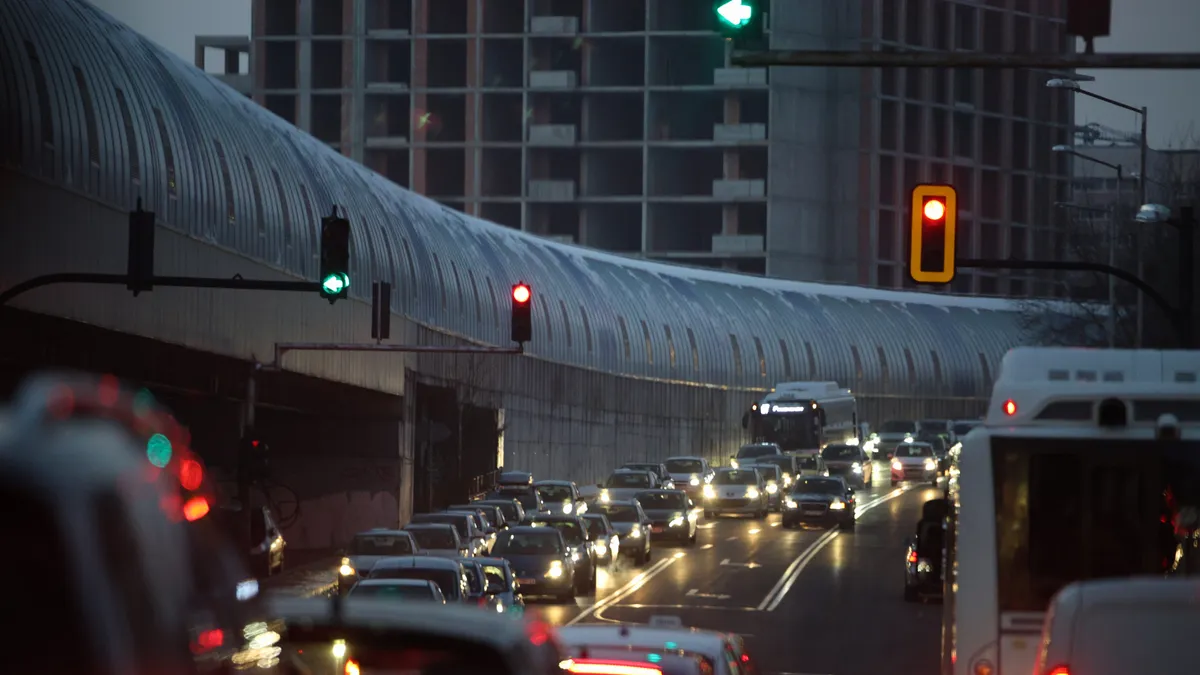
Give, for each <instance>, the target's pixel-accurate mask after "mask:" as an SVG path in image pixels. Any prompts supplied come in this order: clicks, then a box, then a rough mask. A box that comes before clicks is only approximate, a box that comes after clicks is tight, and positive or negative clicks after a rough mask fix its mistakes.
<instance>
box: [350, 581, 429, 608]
mask: <svg viewBox="0 0 1200 675" xmlns="http://www.w3.org/2000/svg"><path fill="white" fill-rule="evenodd" d="M350 597H352V598H356V599H357V598H380V599H386V600H398V601H400V602H434V603H437V604H439V605H444V604H446V596H445V595H443V594H442V587H441V586H438V585H437V583H435V582H433V581H427V580H425V579H363V580H362V581H360V582H359V583H357V584H355V585H354V588H353V590H351V591H350Z"/></svg>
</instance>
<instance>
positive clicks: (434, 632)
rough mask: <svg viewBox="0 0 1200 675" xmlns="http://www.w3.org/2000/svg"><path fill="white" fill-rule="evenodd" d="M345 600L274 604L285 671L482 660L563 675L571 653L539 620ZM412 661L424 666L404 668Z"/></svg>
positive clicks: (534, 674) (505, 669) (467, 665)
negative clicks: (560, 665)
mask: <svg viewBox="0 0 1200 675" xmlns="http://www.w3.org/2000/svg"><path fill="white" fill-rule="evenodd" d="M339 602H340V603H341V604H340V605H339V604H334V603H333V602H332V601H329V600H325V599H316V598H312V599H309V598H276V599H274V600H273V601H272V602H271V604H270V606H269V609H270V611H271V614H272V615H273V616H277V617H279V619H278V620H277V621H276V622H274V623H273V624H272V625H270V626H265V625H264V626H263V629H264V631H265V630H268V629H269V630H270V631H273V632H274V633H275V636H272V637H273V638H274V639H275V642H274V646H275V647H277V649H276V650H275V651H276V653H277V655H276V658H277V659H278V660H279V662H280V663H281V665H286V666H287V668H288V670H287V671H286V672H298V673H331V672H336V673H388V672H445V673H471V672H477V671H478V670H479V664H481V663H483V664H487V672H488V673H489V675H561V673H562V669H561V668H560V667H559V664H560V663H561V662H562V661H563V660H564V659H565V658H566V655H565V653H564V652H563V651H562V649H561V647H560V641H559V638H558V637H557V635H556V633H555V632H554V629H553V628H551V627H549V626H548V625H546V624H545V623H543V622H540V621H530V620H517V621H514V620H513V619H512V618H511V617H507V616H503V615H499V614H496V613H495V612H480V611H479V610H477V609H473V608H471V609H468V608H465V607H454V606H448V607H439V608H437V611H430V609H429V608H428V607H427V606H425V605H423V604H418V603H412V604H403V603H394V602H393V603H389V602H386V601H382V600H378V599H375V598H362V599H358V600H356V599H353V598H348V599H345V600H341V601H339ZM276 636H277V637H276ZM331 645H332V649H331ZM239 656H244V655H239ZM331 657H332V662H331ZM412 663H420V664H422V666H423V667H422V668H421V669H413V668H411V667H409V666H406V665H403V664H412ZM242 668H244V666H242Z"/></svg>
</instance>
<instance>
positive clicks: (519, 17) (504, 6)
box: [483, 2, 525, 35]
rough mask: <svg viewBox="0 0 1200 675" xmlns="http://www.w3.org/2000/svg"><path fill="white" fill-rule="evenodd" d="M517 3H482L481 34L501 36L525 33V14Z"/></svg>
mask: <svg viewBox="0 0 1200 675" xmlns="http://www.w3.org/2000/svg"><path fill="white" fill-rule="evenodd" d="M524 9H525V8H524V7H522V3H519V2H485V3H483V32H484V33H491V34H493V35H495V34H502V35H522V34H524V33H525V12H524Z"/></svg>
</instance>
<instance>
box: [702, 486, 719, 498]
mask: <svg viewBox="0 0 1200 675" xmlns="http://www.w3.org/2000/svg"><path fill="white" fill-rule="evenodd" d="M701 492H702V493H703V494H704V498H705V499H712V498H714V497H716V496H717V491H716V490H714V489H713V486H711V485H705V486H704V489H703V490H702V491H701Z"/></svg>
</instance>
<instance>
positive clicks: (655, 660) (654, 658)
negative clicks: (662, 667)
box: [646, 654, 662, 663]
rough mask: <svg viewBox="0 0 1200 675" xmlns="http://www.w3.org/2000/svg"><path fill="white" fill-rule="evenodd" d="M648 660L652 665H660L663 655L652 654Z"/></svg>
mask: <svg viewBox="0 0 1200 675" xmlns="http://www.w3.org/2000/svg"><path fill="white" fill-rule="evenodd" d="M646 660H647V661H649V662H650V663H658V662H659V661H662V654H651V655H649V656H647V657H646Z"/></svg>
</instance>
